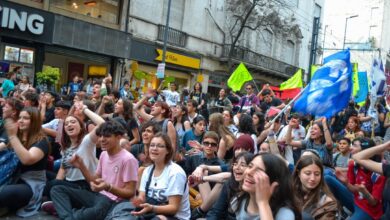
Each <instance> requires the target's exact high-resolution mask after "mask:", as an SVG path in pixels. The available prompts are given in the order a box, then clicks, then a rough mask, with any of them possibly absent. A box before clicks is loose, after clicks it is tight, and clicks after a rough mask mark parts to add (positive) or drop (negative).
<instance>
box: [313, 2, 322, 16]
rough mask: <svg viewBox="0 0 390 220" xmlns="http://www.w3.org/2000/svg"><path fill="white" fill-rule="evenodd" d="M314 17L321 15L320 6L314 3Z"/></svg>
mask: <svg viewBox="0 0 390 220" xmlns="http://www.w3.org/2000/svg"><path fill="white" fill-rule="evenodd" d="M314 17H316V18H320V17H321V6H320V5H319V4H316V6H315V8H314Z"/></svg>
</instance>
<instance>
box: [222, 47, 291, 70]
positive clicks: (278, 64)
mask: <svg viewBox="0 0 390 220" xmlns="http://www.w3.org/2000/svg"><path fill="white" fill-rule="evenodd" d="M229 51H230V44H225V45H224V47H223V54H222V57H223V58H228V56H229ZM232 58H233V59H237V60H242V61H244V62H246V63H250V64H253V65H256V66H260V67H262V68H264V69H266V70H271V71H275V72H278V73H281V74H283V75H287V76H292V75H294V73H295V72H296V70H297V69H298V67H295V66H293V65H290V64H288V63H285V62H282V61H279V60H276V59H274V58H271V57H267V56H265V55H262V54H259V53H256V52H253V51H251V50H249V49H248V48H244V47H237V46H236V47H235V49H234V51H233V56H232Z"/></svg>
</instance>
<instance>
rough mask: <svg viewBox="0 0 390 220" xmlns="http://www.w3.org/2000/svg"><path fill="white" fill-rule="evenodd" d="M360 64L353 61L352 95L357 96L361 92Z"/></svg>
mask: <svg viewBox="0 0 390 220" xmlns="http://www.w3.org/2000/svg"><path fill="white" fill-rule="evenodd" d="M358 74H359V73H358V64H357V63H352V83H353V84H352V85H353V87H352V88H353V89H352V96H353V97H355V96H356V95H357V94H358V92H359V77H358Z"/></svg>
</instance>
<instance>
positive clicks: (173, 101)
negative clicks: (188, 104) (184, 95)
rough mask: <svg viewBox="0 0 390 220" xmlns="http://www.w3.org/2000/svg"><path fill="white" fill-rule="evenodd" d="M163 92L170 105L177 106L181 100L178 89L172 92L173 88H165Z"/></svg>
mask: <svg viewBox="0 0 390 220" xmlns="http://www.w3.org/2000/svg"><path fill="white" fill-rule="evenodd" d="M162 94H163V95H164V96H165V101H166V102H167V104H168V105H169V107H171V106H176V105H177V103H178V102H179V99H180V94H179V93H178V92H176V91H173V92H172V91H171V90H163V91H162Z"/></svg>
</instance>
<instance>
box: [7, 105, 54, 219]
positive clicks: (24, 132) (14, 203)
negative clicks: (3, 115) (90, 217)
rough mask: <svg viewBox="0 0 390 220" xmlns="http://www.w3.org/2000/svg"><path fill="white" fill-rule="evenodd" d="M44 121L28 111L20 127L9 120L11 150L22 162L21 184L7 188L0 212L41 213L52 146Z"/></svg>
mask: <svg viewBox="0 0 390 220" xmlns="http://www.w3.org/2000/svg"><path fill="white" fill-rule="evenodd" d="M41 126H42V119H41V115H40V113H39V111H38V109H37V108H35V107H26V108H24V109H23V110H22V111H21V112H20V114H19V120H18V123H15V121H14V120H13V119H11V118H7V119H6V120H5V129H6V131H7V134H8V140H9V146H10V147H11V148H12V149H13V150H14V151H15V153H16V155H17V156H18V158H19V160H20V173H19V174H18V176H17V177H18V181H17V182H16V183H14V184H8V185H6V186H4V187H3V188H2V190H1V193H0V208H7V209H9V210H10V211H16V210H17V213H16V214H17V215H18V216H20V217H28V216H32V215H34V214H37V213H38V209H39V206H40V203H41V199H42V192H43V188H44V187H45V183H46V170H45V169H46V166H47V157H48V154H49V151H50V145H49V142H48V140H47V138H46V136H45V134H44V133H43V131H42V129H41Z"/></svg>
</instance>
